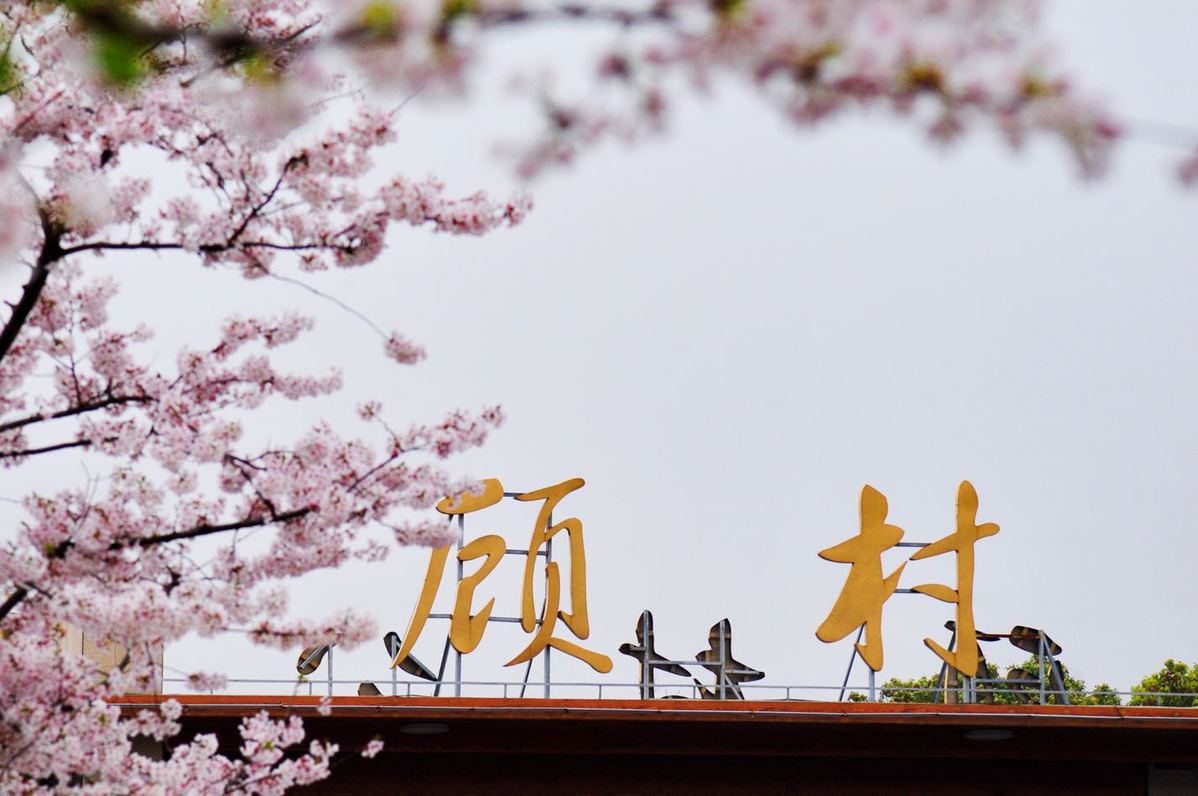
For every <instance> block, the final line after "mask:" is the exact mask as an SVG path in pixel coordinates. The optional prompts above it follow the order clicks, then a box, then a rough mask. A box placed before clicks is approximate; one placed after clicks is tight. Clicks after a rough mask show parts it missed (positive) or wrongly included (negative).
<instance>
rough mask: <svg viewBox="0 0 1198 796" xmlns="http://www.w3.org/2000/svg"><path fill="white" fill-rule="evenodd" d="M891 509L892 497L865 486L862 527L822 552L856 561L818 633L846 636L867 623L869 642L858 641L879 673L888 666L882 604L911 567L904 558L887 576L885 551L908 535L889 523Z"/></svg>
mask: <svg viewBox="0 0 1198 796" xmlns="http://www.w3.org/2000/svg"><path fill="white" fill-rule="evenodd" d="M887 511H888V506H887V503H886V496H885V495H883V494H882V493H881V492H879V491H878V490H876V489H874V488H873V487H872V486H868V485H867V486H865V487H864V488H863V489H862V490H861V530H860V532H859V533H858V534H857V535H856V536H854V537H853V538H851V539H849V540H847V541H844V542H841V543H840V544H838V545H836V546H835V547H829V548H828V549H826V550H821V551H820V553H819V557H820V558H822V559H824V560H825V561H835V562H837V563H841V564H851V565H852V566H851V568H850V569H849V574H848V577H847V578H846V579H845V582H844V587H843V588H842V589H841V590H840V596H839V597H837V599H836V604H835V605H833V606H832V611H831V612H830V613H829V614H828V617H827V618H826V619H824V622H823V624H821V625H820V626H819V629H818V630H816V631H815V635H816V637H817V638H818V639H819V640H820V641H825V642H833V641H840V640H841V639H842V638H844V637H845V636H847V635H848V634H849V633H852V632H853V631H854V630H856V629H857V628H859V627H861V626H862V625H865V643H864V644H858V645H857V652H858V653H860V655H861V659H862V660H864V661H865V663H866V665H867V666H869V668H871V669H873V670H874V671H875V672H876V671H879V670H881V668H882V606H883V605H884V604H885V602H886V601H887V600H888V599H890V596H891V595H892V594H894V590H895V589H896V588H898V582H899V576H900V575H902V573H903V567H905V566H907V565H906V563H905V562H904V563H903V564H900V565H899V568H898V569H896V570H895V571H894V572H892V573H890V575H889V576H888V577H886V578H883V577H882V552H883V551H885V550H889V549H890V548H892V547H894V546H895V545H896V544H898V543H899V541H900V540H901V539H902V538H903V529H902V528H900V527H899V526H897V525H888V524H887V523H886V522H885V520H886V514H887Z"/></svg>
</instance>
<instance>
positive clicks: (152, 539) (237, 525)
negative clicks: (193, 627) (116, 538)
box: [109, 507, 313, 550]
mask: <svg viewBox="0 0 1198 796" xmlns="http://www.w3.org/2000/svg"><path fill="white" fill-rule="evenodd" d="M312 511H313V509H312V508H311V507H309V508H302V509H292V510H291V511H284V512H283V513H282V514H271V515H270V516H265V517H248V518H246V519H244V520H239V521H237V522H227V523H224V524H222V525H197V526H196V527H194V528H190V529H188V530H186V531H176V532H175V533H164V534H162V535H160V536H146V537H142V538H140V539H130V540H128V541H125V542H113V543H112V544H111V545H110V547H109V549H112V550H119V549H120V548H122V547H132V546H137V547H153V546H154V545H157V544H165V543H166V542H177V541H180V540H182V539H198V538H199V537H201V536H210V535H212V534H214V533H224V532H225V531H240V530H244V529H246V528H261V527H263V526H266V525H273V524H275V523H277V522H290V521H291V520H298V519H300V518H301V517H306V516H307V515H309V514H311V513H312Z"/></svg>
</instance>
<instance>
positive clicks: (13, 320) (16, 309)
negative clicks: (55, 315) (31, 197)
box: [0, 210, 63, 361]
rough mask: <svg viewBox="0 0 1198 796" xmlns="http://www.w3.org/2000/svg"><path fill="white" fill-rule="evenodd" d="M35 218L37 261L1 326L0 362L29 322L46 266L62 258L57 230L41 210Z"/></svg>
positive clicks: (45, 276)
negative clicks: (38, 234)
mask: <svg viewBox="0 0 1198 796" xmlns="http://www.w3.org/2000/svg"><path fill="white" fill-rule="evenodd" d="M38 215H39V216H41V222H42V234H43V240H42V250H41V252H39V253H38V255H37V262H36V263H35V264H34V266H33V273H32V274H30V276H29V281H28V282H26V283H25V287H24V288H23V289H22V290H21V300H20V301H18V302H17V303H16V305H14V306H13V308H12V315H10V316H9V318H8V322H7V323H5V324H4V329H2V330H0V361H3V360H4V357H5V356H7V355H8V352H9V350H10V349H12V346H13V343H15V342H16V340H17V335H19V334H20V333H21V329H23V328H25V322H26V321H28V320H29V315H30V313H32V312H33V308H34V307H35V306H37V300H38V299H39V298H40V297H41V295H42V290H43V289H44V288H45V287H46V279H47V278H49V276H50V266H51V265H52V264H53V263H54V262H56V261H57V260H60V259H62V257H63V251H62V246H61V245H60V240H61V234H62V233H61V230H59V229H58V227H57V225H56V224H54V222H53V221H51V220H50V216H49V215H48V214H47V213H46V211H45V210H39V211H38Z"/></svg>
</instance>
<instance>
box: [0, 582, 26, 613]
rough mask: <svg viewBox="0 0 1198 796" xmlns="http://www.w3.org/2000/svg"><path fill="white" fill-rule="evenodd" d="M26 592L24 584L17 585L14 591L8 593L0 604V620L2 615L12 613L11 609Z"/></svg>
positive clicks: (22, 598) (23, 597)
mask: <svg viewBox="0 0 1198 796" xmlns="http://www.w3.org/2000/svg"><path fill="white" fill-rule="evenodd" d="M28 594H29V589H26V588H25V587H24V586H18V587H17V590H16V591H14V592H13V593H12V594H10V595H8V599H7V600H5V601H4V604H3V605H0V620H3V619H4V617H6V616H8V615H9V614H10V613H12V609H14V608H16V607H17V605H18V604H19V603H20V602H21V600H24V599H25V597H26V596H27V595H28Z"/></svg>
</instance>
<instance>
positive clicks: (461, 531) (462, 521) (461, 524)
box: [453, 514, 466, 697]
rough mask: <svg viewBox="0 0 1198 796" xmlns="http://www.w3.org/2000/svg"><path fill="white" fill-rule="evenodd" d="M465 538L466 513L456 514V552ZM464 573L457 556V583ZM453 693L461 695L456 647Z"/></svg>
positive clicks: (460, 661) (460, 549)
mask: <svg viewBox="0 0 1198 796" xmlns="http://www.w3.org/2000/svg"><path fill="white" fill-rule="evenodd" d="M465 538H466V515H465V514H459V515H458V552H459V553H460V552H462V547H463V545H464V540H465ZM464 575H465V572H464V569H463V565H462V559H461V557H458V583H459V584H461V582H462V577H463V576H464ZM453 695H454V696H458V697H460V696H461V695H462V653H461V652H459V651H458V650H457V649H456V648H455V649H454V651H453Z"/></svg>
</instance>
